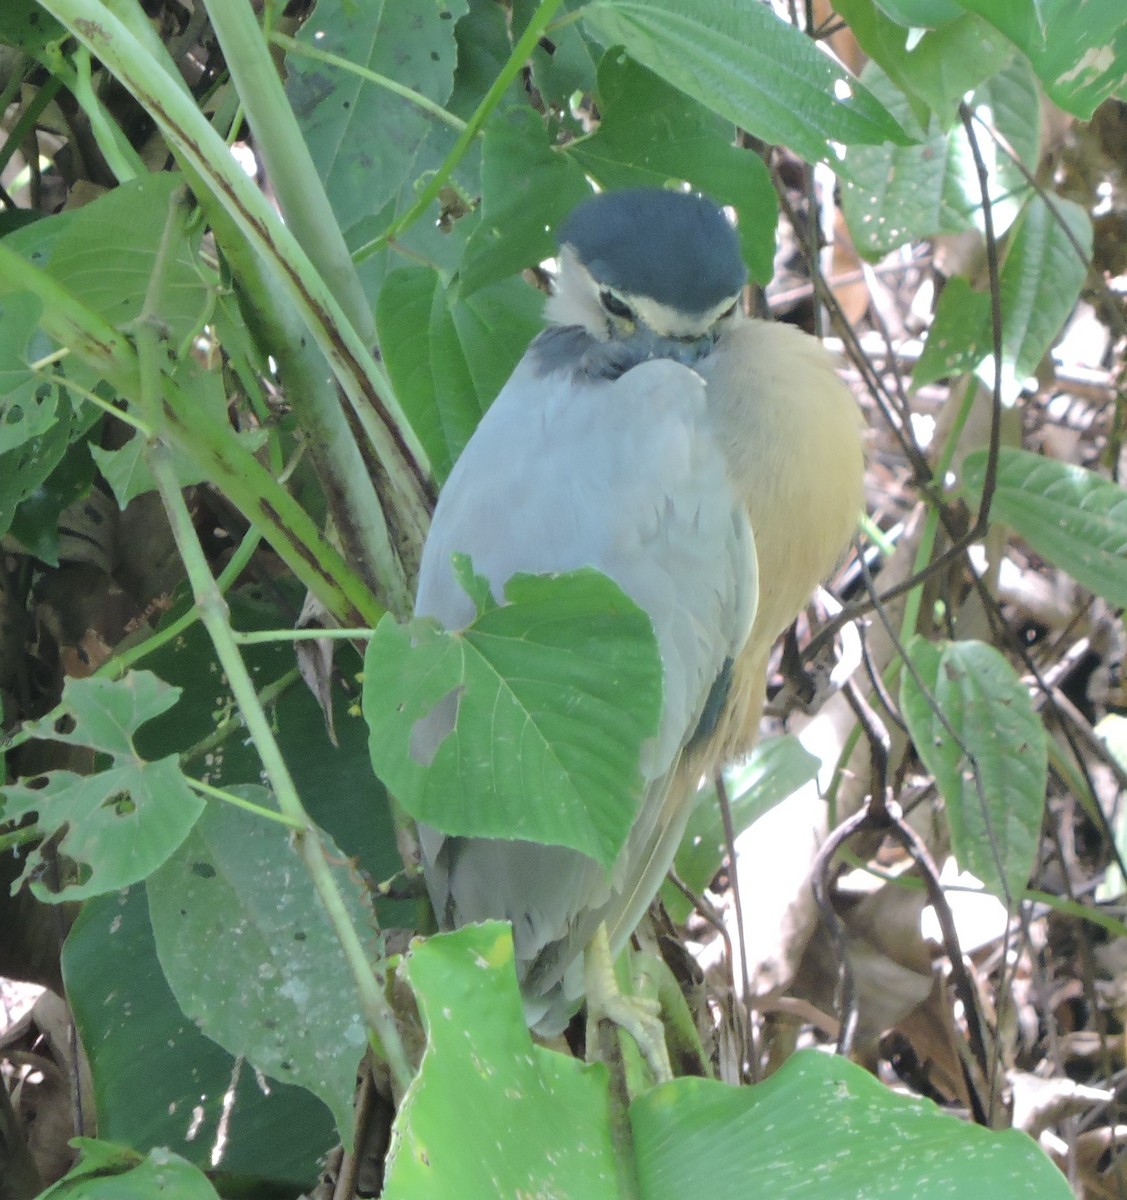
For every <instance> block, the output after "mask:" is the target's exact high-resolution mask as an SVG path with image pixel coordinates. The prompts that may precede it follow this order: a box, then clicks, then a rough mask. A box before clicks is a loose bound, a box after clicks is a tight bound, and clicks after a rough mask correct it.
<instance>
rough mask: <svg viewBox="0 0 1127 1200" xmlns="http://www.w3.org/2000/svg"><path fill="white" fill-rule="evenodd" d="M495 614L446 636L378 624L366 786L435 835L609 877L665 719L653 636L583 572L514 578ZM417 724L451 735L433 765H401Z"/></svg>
mask: <svg viewBox="0 0 1127 1200" xmlns="http://www.w3.org/2000/svg"><path fill="white" fill-rule="evenodd" d="M505 599H506V603H505V604H503V605H500V606H498V607H495V608H492V609H489V610H488V611H486V612H484V613H481V614H479V615H478V617H477V618H476V619H475V621H474V622H473V624H472V625H470V626H469V627H468V628H467V629H465V630H462V631H461V632H458V633H448V632H446V631H445V630H442V629H440V628H439V627H438V626H437V625H436V624H435V623H434V622H433V621H430V620H419V621H413V622H412V623H411V624H410V625H409V626H400V625H397V624H396V623H395V622H394V621H393V620H392V619H391V618H390V617H385V618H384V620H383V621H381V622H380V624H379V626H378V627H377V628H376V632H375V636H374V637H373V638H372V640H371V642H370V643H369V646H368V654H367V657H366V659H365V665H364V714H365V716H366V717H367V720H368V724H369V727H370V729H371V738H370V742H369V747H370V750H371V754H372V762H373V764H374V765H375V768H376V773H377V774H378V775H379V776H380V778H381V779H382V780H383V781H384V783H385V784H386V785H387V787H388V789H389V790H390V791H391V792H392V793H393V794H394V795H395V796H396V798H397V799H398V800H399V801H400V803H402V805H403V806H404V808H406V809H407V811H408V812H409V813H410V814H411V815H412V816H413V817H414V818H415V819H416V820H419V821H425V822H427V823H428V824H430V825H434V826H435V827H436V828H438V829H441V830H442V831H443V832H445V833H451V834H462V835H466V836H479V837H502V838H522V839H526V840H529V841H535V842H541V843H545V844H548V845H557V846H570V847H571V848H572V849H574V850H578V851H580V852H581V853H582V854H586V855H588V856H589V857H591V858H593V859H594V860H595V861H596V862H599V863H601V864H602V865H603V866H604V867H606V868H607V869H608V870H609V868H610V867H611V865H612V864H613V863H614V861H615V859H616V858H617V857H618V852H619V850H620V849H621V847H622V845H623V843H624V842H625V840H626V835H627V834H628V833H629V831H630V827H631V825H632V824H633V822H634V818H635V816H636V815H637V807H638V802H639V799H640V794H641V773H640V770H639V753H640V750H641V747H642V743H643V742H644V741H645V739H646V738H647V737H649V736H651V735H652V734H654V733H655V732H656V731H657V727H658V720H659V716H660V712H661V659H660V656H659V654H658V649H657V643H656V639H655V638H654V633H653V627H652V626H651V624H650V621H649V618H648V617H647V616H646V614H645V613H644V612H642V610H641V609H639V608H637V607H636V606H635V605H634V604H633V603H632V602H631V601H630V600H629V599H628V598H627V597H626V595H625V594H624V593H623V592H622V591H621V589H619V588H618V587H617V585H616V584H614V583H613V582H612V581H611V580H609V579H607V578H606V577H605V576H603V575H600V574H599V573H598V572H597V571H594V570H591V569H584V570H580V571H573V572H570V573H569V574H565V575H559V576H534V575H515V576H514V577H513V578H512V579H511V580H510V581H509V583H508V585H507V586H506V588H505ZM424 720H429V721H430V722H433V723H434V724H432V725H431V727H430V729H431V730H433V731H434V732H433V734H432V736H442V734H443V733H444V732H445V731H446V729H447V728H448V729H449V732H445V736H444V737H442V741H441V743H440V744H439V746H438V749H437V751H436V752H435V754H434V759H433V761H432V762H430V763H424V762H421V761H419V759H418V758H416V757H415V756H414V755H413V754H412V738H413V737H414V736H415V730H416V726H417V725H418V723H419V722H420V721H424Z"/></svg>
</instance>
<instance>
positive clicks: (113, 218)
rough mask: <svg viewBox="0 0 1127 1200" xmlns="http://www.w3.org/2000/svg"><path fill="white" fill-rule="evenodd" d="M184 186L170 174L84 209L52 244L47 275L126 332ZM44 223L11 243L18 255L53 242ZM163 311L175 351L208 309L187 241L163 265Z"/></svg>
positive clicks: (131, 186)
mask: <svg viewBox="0 0 1127 1200" xmlns="http://www.w3.org/2000/svg"><path fill="white" fill-rule="evenodd" d="M182 184H183V180H182V178H181V177H180V176H179V175H176V174H174V173H173V172H168V171H165V172H160V173H157V174H154V175H144V176H141V177H140V178H139V179H134V180H131V181H130V182H129V183H124V184H122V185H121V186H120V187H116V188H113V189H112V190H111V191H109V192H106V193H105V194H104V195H102V196H99V197H98V198H97V199H96V200H94V201H92V202H91V203H90V204H86V205H84V206H83V207H82V208H80V209H79V210H78V211H77V212H76V213H73V214H70V219H69V220H68V221H67V222H66V223H65V225H63V227H62V230H61V232H60V233H59V234H58V235H57V236H56V237H54V238H53V240H52V242H51V250H50V261H49V262H48V263H47V264H46V269H47V271H48V273H49V274H50V275H51V276H52V278H54V279H55V280H56V281H57V282H58V283H60V284H62V285H63V287H65V288H66V289H67V290H68V291H70V292H71V293H73V295H74V296H75V297H76V298H77V299H78V300H79V301H81V303H82V304H84V305H85V306H86V307H87V308H89V309H90V310H91V311H93V312H95V313H97V314H98V316H101V317H104V318H105V319H106V320H107V321H108V322H109V323H110V324H111V325H114V326H115V327H117V328H119V329H120V328H122V327H123V326H125V325H128V323H129V322H130V321H133V320H136V318H137V317H138V316H140V314H141V309H142V306H143V305H144V303H145V298H146V296H147V294H148V291H149V284H150V282H151V280H152V274H153V269H154V267H155V265H156V260H157V254H158V253H159V252H160V248H161V241H162V238H163V237H164V234H165V226H166V225H167V223H168V215H169V204H170V203H172V195H173V192H174V191H175V190H176V189H177V188H178V187H180V186H182ZM45 224H46V223H45V222H39V223H37V224H36V225H34V226H32V227H30V228H28V229H26V230H23V231H21V233H20V234H19V235H17V236H16V237H15V238H13V239H12V243H13V244H15V245H16V248H17V249H19V248H20V247H21V246H22V245H23V244H25V242H26V241H30V240H31V239H32V238H33V236H36V235H38V236H39V237H47V236H49V232H50V231H49V230H48V229H45V228H44V225H45ZM160 295H161V301H162V307H161V311H160V312H159V313H158V314H156V315H157V316H158V317H159V318H160V321H161V323H162V324H163V325H164V326H165V331H166V334H167V336H168V338H169V339H170V341H171V342H172V344H173V346H174V347H178V346H179V345H180V344H181V343H183V342H184V341H185V339H187V338H188V337H189V336H190V335H191V334H192V333H194V332H195V331H196V330H197V329H198V327H199V325H200V324H201V322H202V321H203V318H204V315H205V313H206V311H207V309H208V306H209V304H210V294H209V289H208V285H207V284H206V283H205V281H204V280H203V278H202V277H201V275H200V271H199V267H198V265H197V263H196V256H195V253H194V251H193V248H192V246H191V244H190V243H189V241H188V240H187V239H186V238H183V237H182V238H180V239H179V241H177V242H174V243H173V244H172V246H171V248H170V252H169V253H168V254H167V257H166V258H165V260H164V264H163V275H162V278H161V291H160Z"/></svg>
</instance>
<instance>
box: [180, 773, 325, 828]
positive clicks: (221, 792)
mask: <svg viewBox="0 0 1127 1200" xmlns="http://www.w3.org/2000/svg"><path fill="white" fill-rule="evenodd" d="M184 781H185V782H186V783H187V785H188V786H189V787H190V788H191V789H192V791H194V792H199V794H200V795H201V796H207V797H209V798H210V799H212V800H219V801H221V802H222V803H223V804H233V805H234V806H235V807H236V808H241V809H243V811H244V812H248V813H253V814H254V815H255V816H256V817H261V818H262V819H263V820H264V821H274V822H276V823H277V824H278V825H285V826H286V828H287V829H304V828H305V823H304V822H303V821H299V820H297V818H295V817H290V816H287V815H286V814H285V813H280V812H278V811H277V810H276V809H273V808H264V807H263V806H262V805H261V804H255V803H254V801H253V800H246V799H244V798H243V797H242V796H238V795H236V794H235V793H234V792H228V791H226V790H225V789H224V788H217V787H213V786H212V785H211V784H210V783H204V782H203V780H202V779H193V778H192V777H191V776H190V775H185V776H184Z"/></svg>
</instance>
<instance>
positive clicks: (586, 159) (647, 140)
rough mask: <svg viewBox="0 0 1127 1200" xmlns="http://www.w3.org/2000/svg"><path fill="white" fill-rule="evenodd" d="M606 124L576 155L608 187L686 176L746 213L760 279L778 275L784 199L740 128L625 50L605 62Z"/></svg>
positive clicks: (601, 96)
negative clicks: (739, 141)
mask: <svg viewBox="0 0 1127 1200" xmlns="http://www.w3.org/2000/svg"><path fill="white" fill-rule="evenodd" d="M598 106H599V115H600V119H599V127H598V129H597V130H596V132H595V133H594V134H593V135H592V136H591V137H589V138H581V139H579V140H578V141H576V142H575V143H574V145H573V146H572V147H568V148H567V149H568V153H569V154H570V156H571V157H572V158H574V159H575V161H576V162H578V163H579V164H580V165H581V166H582V167H583V169H584V170H585V171H586V172H587V174H588V175H590V176H591V177H592V178H593V179H596V180H597V181H598V182H599V184H600V185H601V186H602V187H603V189H604V190H609V189H613V188H627V187H645V186H648V187H663V186H665V185H666V184H667V183H668V182H669V181H670V180H677V181H681V180H685V181H687V182H688V183H690V184H692V186H693V187H694V188H696V189H697V190H698V191H701V192H704V193H706V194H707V195H709V196H711V197H712V198H713V199H714V200H716V201H718V202H719V203H721V204H727V205H731V207H732V208H734V209H735V210H736V213H737V215H738V217H739V221H738V224H737V231H738V232H739V235H740V246H741V249H742V251H743V256H744V260H745V261H746V262H747V264H748V267H749V269H750V271H751V274H752V277H753V278H754V279H756V280H758V281H759V282H760V283H766V282H767V281H768V280H769V279H770V278H771V275H772V274H773V272H774V257H775V226H776V225H777V224H778V215H779V214H778V201H777V199H776V196H775V188H774V185H773V184H772V183H771V176H770V173H769V172H768V170H767V168H766V166H765V165H764V163H763V160H762V159H761V158H760V157H759V155H757V154H756V153H755V152H754V151H751V150H746V149H741V148H738V147H737V146H736V145H735V144H734V142H735V133H736V131H735V128H734V126H733V125H732V124H731V122H730V121H725V120H724V119H723V118H721V117H717V116H716V115H715V114H714V113H712V112H711V111H709V110H708V109H707V108H705V107H704V106H703V105H698V104H694V103H693V102H692V101H691V100H689V99H688V98H687V97H686V96H685V94H684V93H683V92H679V91H678V90H677V89H676V88H673V87H670V85H669V84H668V83H666V82H665V81H664V80H663V79H661V78H659V77H658V76H657V75H655V74H654V73H653V72H652V71H649V70H647V69H646V68H645V67H642V66H639V65H638V64H637V63H636V62H634V61H633V59H631V58H630V57H629V56H628V55H626V54H625V53H623V51H622V50H620V49H617V50H610V51H608V52H607V54H605V55H604V56H603V59H602V61H601V62H600V63H599V85H598Z"/></svg>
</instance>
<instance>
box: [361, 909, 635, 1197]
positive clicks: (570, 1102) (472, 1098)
mask: <svg viewBox="0 0 1127 1200" xmlns="http://www.w3.org/2000/svg"><path fill="white" fill-rule="evenodd" d="M403 973H404V974H405V975H406V977H407V979H408V981H409V982H410V984H411V987H412V989H413V990H414V993H415V998H416V1000H417V1001H418V1005H419V1010H420V1012H421V1013H422V1017H423V1023H424V1024H425V1026H426V1031H427V1048H426V1052H425V1053H424V1055H423V1061H422V1064H421V1066H420V1068H419V1074H418V1076H417V1077H416V1079H415V1081H414V1082H413V1083H412V1085H411V1087H410V1089H409V1090H408V1092H407V1095H406V1097H405V1099H404V1101H403V1105H402V1107H401V1108H400V1110H399V1115H398V1116H397V1118H396V1122H395V1131H394V1134H393V1141H392V1151H391V1155H390V1158H389V1161H388V1164H387V1175H386V1183H385V1186H384V1191H383V1195H384V1197H385V1200H420V1198H421V1197H424V1196H425V1197H426V1198H427V1200H467V1198H468V1197H479V1196H480V1197H483V1198H484V1197H487V1196H488V1197H493V1196H498V1197H501V1196H514V1197H515V1196H528V1197H532V1196H544V1197H554V1198H556V1200H617V1198H618V1197H619V1194H620V1193H619V1191H618V1188H617V1186H616V1184H615V1174H616V1172H615V1152H614V1147H613V1145H612V1142H611V1127H610V1106H609V1103H608V1089H607V1074H606V1069H605V1068H604V1067H603V1066H602V1065H601V1064H600V1065H595V1066H586V1065H584V1064H583V1063H581V1062H579V1061H577V1060H576V1059H574V1058H570V1057H568V1056H566V1055H562V1054H556V1053H553V1052H552V1051H549V1050H545V1049H543V1048H542V1047H540V1046H534V1045H533V1044H532V1040H531V1038H530V1036H529V1033H528V1029H527V1028H526V1027H525V1023H524V1013H523V1010H522V1008H521V1001H520V994H519V992H518V991H517V980H516V972H515V970H514V968H513V943H512V936H511V933H510V930H509V928H508V926H507V925H502V924H499V923H497V922H490V923H488V924H484V925H472V926H468V927H467V928H465V929H460V930H459V931H458V932H457V933H450V934H441V935H439V936H437V937H432V938H430V939H428V940H427V941H426V942H425V943H416V944H415V946H414V947H413V948H412V950H411V951H410V953H409V954H408V956H407V957H406V959H405V961H404V967H403Z"/></svg>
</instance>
